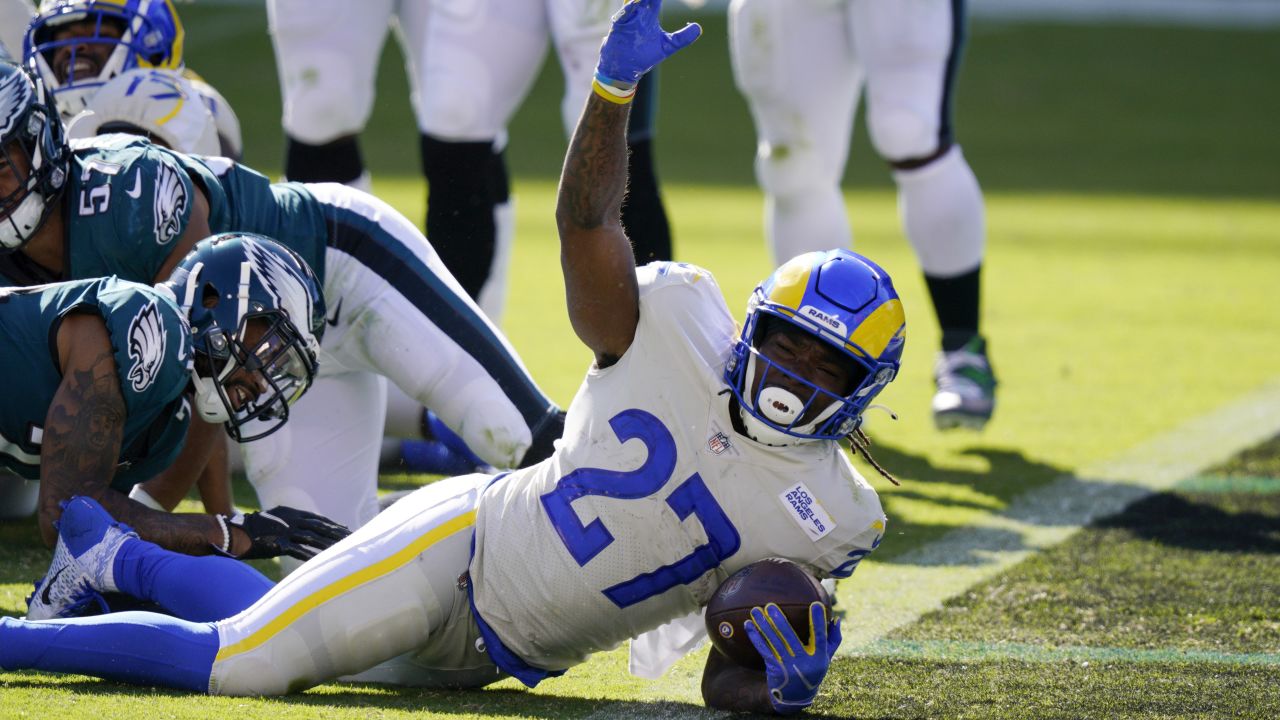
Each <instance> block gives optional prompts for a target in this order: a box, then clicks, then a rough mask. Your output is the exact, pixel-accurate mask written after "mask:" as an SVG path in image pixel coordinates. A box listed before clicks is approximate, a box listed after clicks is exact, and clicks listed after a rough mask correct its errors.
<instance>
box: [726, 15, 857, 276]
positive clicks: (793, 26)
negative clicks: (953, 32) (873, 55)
mask: <svg viewBox="0 0 1280 720" xmlns="http://www.w3.org/2000/svg"><path fill="white" fill-rule="evenodd" d="M847 9H848V8H847V3H845V2H817V1H816V0H733V2H732V3H731V4H730V6H729V38H730V55H731V58H732V60H733V70H734V77H735V78H736V80H737V83H738V88H739V89H740V90H741V91H742V93H743V95H744V96H745V97H746V98H747V103H748V104H749V105H750V107H751V115H752V117H753V118H754V119H755V125H756V135H757V139H758V145H757V148H756V178H757V180H758V181H759V182H760V187H761V189H762V190H764V193H765V234H766V236H767V238H768V240H769V244H770V247H771V248H772V250H773V255H774V261H775V262H776V263H781V262H784V261H786V260H787V259H789V258H791V257H793V256H795V255H798V254H800V253H804V252H809V251H812V250H828V249H830V248H834V247H848V246H849V243H850V230H849V221H848V217H847V216H846V214H845V207H844V196H843V195H842V194H841V191H840V178H841V176H842V175H843V173H844V163H845V158H846V156H847V155H848V151H849V137H850V132H851V130H850V128H851V125H852V123H853V114H854V110H855V108H856V106H857V97H858V92H859V90H860V84H861V71H860V68H859V66H858V65H857V63H856V62H855V58H854V54H853V48H852V47H851V43H850V38H849V35H848V32H847V30H846V23H845V16H846V13H847Z"/></svg>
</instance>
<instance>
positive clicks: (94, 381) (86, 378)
mask: <svg viewBox="0 0 1280 720" xmlns="http://www.w3.org/2000/svg"><path fill="white" fill-rule="evenodd" d="M124 421H125V411H124V398H122V397H121V396H120V385H119V380H118V379H117V377H116V366H115V360H114V359H113V358H112V356H111V353H110V351H106V350H104V351H103V352H101V353H100V354H99V355H98V356H97V357H96V358H94V360H93V361H92V362H91V363H90V365H89V369H88V370H71V371H69V372H68V373H67V376H66V377H64V378H63V380H62V384H61V385H60V386H59V387H58V391H57V393H55V394H54V397H53V403H52V404H51V405H50V407H49V412H48V415H47V416H46V418H45V427H44V440H43V443H42V445H41V449H40V530H41V533H42V534H43V535H44V536H45V540H46V541H48V540H50V539H51V538H52V537H53V534H52V533H53V526H52V523H53V520H54V519H55V518H56V517H58V516H59V515H60V514H61V513H62V509H61V508H60V507H59V505H58V503H59V502H60V501H63V500H66V499H67V498H70V497H71V496H73V495H89V496H92V497H95V498H100V497H102V496H103V495H104V494H105V493H106V491H107V489H108V488H109V487H110V485H111V477H112V475H113V474H114V473H115V466H116V461H117V460H118V459H119V457H120V443H121V439H122V438H123V436H124ZM46 528H47V529H46Z"/></svg>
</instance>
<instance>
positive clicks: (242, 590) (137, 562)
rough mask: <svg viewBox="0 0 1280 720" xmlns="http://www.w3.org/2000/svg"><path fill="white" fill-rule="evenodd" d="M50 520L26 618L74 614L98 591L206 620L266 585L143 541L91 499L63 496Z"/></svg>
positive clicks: (238, 565) (206, 559)
mask: <svg viewBox="0 0 1280 720" xmlns="http://www.w3.org/2000/svg"><path fill="white" fill-rule="evenodd" d="M57 525H58V545H57V548H56V549H55V551H54V555H53V561H52V563H51V564H50V566H49V571H48V572H47V573H45V578H46V580H44V581H41V582H40V583H39V585H37V588H36V592H35V593H34V594H33V595H32V596H31V597H29V598H28V599H27V618H28V619H31V620H47V619H52V618H57V617H63V616H66V615H69V614H80V612H79V611H80V609H81V608H82V607H83V606H84V605H86V604H91V603H92V602H93V600H94V599H95V598H98V597H99V596H100V595H101V594H105V593H123V594H125V595H128V596H130V597H133V598H137V599H140V600H145V601H149V602H153V603H156V604H157V605H160V606H161V607H162V608H164V609H165V610H166V611H168V612H169V613H172V614H173V615H176V616H177V617H180V618H182V619H184V620H192V621H195V622H210V621H214V620H221V619H222V618H227V617H231V616H232V615H235V614H236V613H238V612H240V611H241V610H244V609H245V608H247V607H249V606H250V605H252V604H253V603H254V602H255V601H257V600H258V598H260V597H262V596H263V595H264V594H265V593H266V592H267V591H268V590H270V589H271V586H272V584H273V583H272V582H271V581H270V580H268V579H267V578H266V577H265V576H263V575H262V573H259V572H258V571H257V570H254V569H253V568H252V567H250V566H248V565H246V564H244V563H242V562H239V561H237V560H232V559H230V558H226V557H221V556H216V555H206V556H202V557H194V556H191V555H184V554H182V553H175V552H171V551H169V550H165V549H164V548H161V547H160V546H158V545H156V544H154V543H150V542H147V541H146V540H142V539H140V538H139V537H138V535H137V533H135V532H133V531H132V529H131V528H130V527H129V526H127V525H124V524H122V523H119V522H116V520H115V519H114V518H112V517H111V515H110V514H109V513H108V512H107V511H106V509H105V508H103V507H102V505H100V504H99V503H98V502H97V501H95V500H93V499H91V498H86V497H77V498H72V499H71V500H69V501H68V502H67V503H65V506H64V507H63V510H62V516H61V517H60V518H59V519H58V523H57Z"/></svg>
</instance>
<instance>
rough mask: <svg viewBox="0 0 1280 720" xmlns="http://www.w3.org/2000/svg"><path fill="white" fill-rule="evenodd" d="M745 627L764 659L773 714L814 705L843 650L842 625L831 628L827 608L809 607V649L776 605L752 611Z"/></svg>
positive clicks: (816, 604) (818, 604)
mask: <svg viewBox="0 0 1280 720" xmlns="http://www.w3.org/2000/svg"><path fill="white" fill-rule="evenodd" d="M744 625H745V626H746V631H747V637H748V638H749V639H750V640H751V644H752V645H754V646H755V648H756V651H757V652H759V653H760V656H761V657H763V658H764V667H765V681H766V682H767V683H768V685H769V699H770V701H771V702H772V703H773V709H774V711H775V712H778V713H780V714H784V715H785V714H789V713H794V712H799V711H800V710H803V709H804V708H807V707H809V706H810V705H812V704H813V700H814V698H816V697H817V696H818V686H819V685H821V684H822V679H823V678H824V677H826V675H827V668H828V667H830V665H831V658H832V657H833V656H834V655H835V654H836V648H837V647H839V646H840V621H839V620H833V621H832V622H831V623H829V624H828V622H827V609H826V607H825V606H824V605H823V604H822V603H820V602H815V603H813V604H812V605H810V606H809V640H810V642H809V644H808V645H805V644H803V643H801V642H800V638H799V636H798V635H796V631H795V629H793V628H792V627H791V623H789V622H787V616H786V615H784V614H783V612H782V609H781V608H779V607H778V606H777V605H774V604H773V603H770V604H769V605H767V606H765V607H764V608H763V610H762V609H761V608H758V607H756V608H752V609H751V619H750V620H748V621H747V622H746V623H744Z"/></svg>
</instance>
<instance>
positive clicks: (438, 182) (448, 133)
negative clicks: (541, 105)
mask: <svg viewBox="0 0 1280 720" xmlns="http://www.w3.org/2000/svg"><path fill="white" fill-rule="evenodd" d="M399 20H400V22H399V26H400V31H401V33H402V36H403V44H404V47H405V50H406V55H407V56H409V57H411V58H412V62H411V64H412V65H413V66H415V68H416V70H415V73H416V76H415V78H414V87H415V92H414V97H415V100H416V102H415V111H416V113H417V117H418V128H419V130H420V132H421V133H422V142H421V150H422V169H423V173H424V174H425V175H426V177H427V186H428V195H427V217H426V230H427V237H429V238H431V241H432V243H433V244H434V245H435V246H436V248H437V251H438V252H439V254H440V257H441V259H442V260H443V261H444V264H445V267H447V268H449V270H450V272H452V273H453V274H454V276H455V277H456V278H457V280H458V282H460V283H461V284H462V287H463V289H464V290H466V292H467V294H468V295H469V296H471V297H472V298H478V297H479V296H480V294H481V291H482V289H483V288H484V286H485V284H486V282H487V280H488V278H489V274H490V270H491V268H492V267H493V262H494V255H495V253H496V251H497V248H498V246H499V244H500V240H499V238H500V236H503V234H504V233H508V232H510V230H509V227H510V226H509V221H510V213H507V212H504V210H503V209H502V208H503V207H504V206H505V205H506V204H507V203H508V202H509V199H510V187H509V184H508V180H507V170H506V160H505V157H504V155H503V152H502V151H503V148H504V145H505V129H506V126H507V122H508V121H509V120H510V119H511V115H512V114H513V113H514V112H515V109H516V108H517V107H519V104H520V102H521V101H522V100H523V99H524V96H525V95H526V94H527V93H528V92H529V88H530V87H532V85H533V81H534V79H535V78H536V75H537V71H538V68H539V67H540V66H541V64H542V57H543V55H544V54H545V53H546V47H547V26H546V17H545V11H544V9H543V8H542V4H541V3H539V2H528V1H527V0H499V1H494V2H483V3H477V2H470V1H467V0H441V1H438V2H430V3H423V4H410V5H408V6H406V7H404V8H402V9H401V12H400V18H399ZM497 311H498V308H495V314H497Z"/></svg>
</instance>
